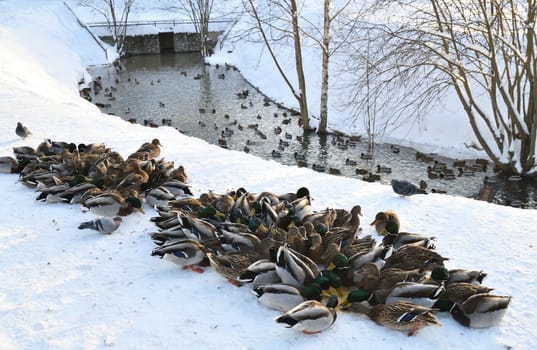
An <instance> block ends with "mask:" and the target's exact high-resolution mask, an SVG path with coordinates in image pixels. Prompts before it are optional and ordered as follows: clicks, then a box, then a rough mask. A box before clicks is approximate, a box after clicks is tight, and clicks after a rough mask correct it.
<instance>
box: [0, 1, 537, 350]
mask: <svg viewBox="0 0 537 350" xmlns="http://www.w3.org/2000/svg"><path fill="white" fill-rule="evenodd" d="M0 45H1V47H2V50H1V52H0V121H2V125H3V126H2V128H0V139H1V140H2V141H1V142H0V156H2V155H12V147H14V146H22V145H30V146H33V147H35V146H37V145H38V144H39V143H40V142H41V141H42V140H43V139H45V138H51V139H53V140H61V141H69V142H75V143H80V142H84V143H90V142H104V143H105V144H106V145H107V146H108V147H111V148H112V149H114V150H116V151H118V152H120V153H121V154H122V155H124V156H126V155H128V154H129V153H131V152H133V151H135V150H136V149H137V148H138V147H139V146H140V145H141V144H142V143H143V142H147V141H150V140H151V139H153V138H155V137H157V138H159V139H160V141H161V143H162V144H163V148H162V154H161V156H162V157H164V158H165V159H167V160H173V161H174V162H175V164H176V166H177V165H179V164H182V165H184V166H185V168H186V171H187V174H188V176H189V178H190V183H191V185H192V189H193V191H194V193H195V194H196V195H199V194H200V193H202V192H204V191H208V190H215V191H217V192H224V191H225V190H227V189H230V188H237V187H239V186H243V187H245V188H246V189H248V190H249V191H252V192H259V191H262V190H268V191H273V192H277V193H284V192H291V191H295V190H296V189H297V188H298V187H300V186H307V187H309V189H310V190H311V192H312V196H313V198H314V201H313V206H314V209H316V210H320V209H324V208H326V207H333V208H345V209H350V208H351V207H352V206H353V205H355V204H360V205H361V206H362V208H363V214H364V216H363V218H362V228H363V233H362V234H363V235H365V234H373V235H374V236H376V233H374V232H373V229H372V228H371V227H370V226H369V225H367V224H368V223H369V222H371V221H372V220H373V218H374V216H375V214H376V213H377V212H378V211H381V210H387V209H394V210H396V211H397V212H398V213H399V215H400V217H401V221H402V229H403V230H405V231H411V232H419V233H423V234H429V235H434V236H436V237H437V241H438V247H437V250H438V252H439V253H440V254H442V255H443V256H446V257H449V258H450V260H449V261H448V262H447V266H448V268H467V269H482V270H484V271H486V272H487V273H488V276H487V278H486V279H485V284H486V285H487V286H489V287H492V288H494V289H495V290H494V293H496V294H498V295H510V296H512V297H513V299H512V302H511V304H510V307H509V310H508V312H507V314H506V316H505V317H504V319H503V320H502V322H501V323H500V324H499V325H497V326H495V327H492V328H489V329H483V330H476V329H468V328H464V327H463V326H461V325H459V324H458V323H456V322H455V321H454V320H452V319H451V316H450V315H448V314H439V315H438V318H439V320H440V321H441V322H442V323H443V326H442V327H429V328H425V329H423V330H421V331H420V332H419V333H418V334H417V335H416V336H415V337H408V336H407V335H406V333H402V332H396V331H391V330H389V329H386V328H382V327H379V326H377V325H375V324H374V323H373V322H371V321H369V320H367V319H366V318H365V317H362V316H359V315H353V314H347V313H340V314H339V315H338V319H337V321H336V323H335V324H334V325H333V327H331V328H330V329H328V330H326V331H324V332H322V333H320V334H317V335H304V334H302V333H297V332H295V331H292V330H289V329H285V328H284V327H282V326H281V325H279V324H276V323H275V322H274V321H273V318H274V317H276V316H277V315H278V314H279V313H278V312H276V311H273V310H269V309H266V308H265V307H263V306H261V305H260V304H258V303H257V302H256V301H255V298H254V297H253V296H252V294H251V293H250V291H249V290H248V287H241V288H237V287H235V286H232V285H231V284H229V283H228V282H227V281H226V280H225V279H224V278H222V277H221V276H220V275H218V274H217V273H215V272H214V271H213V270H212V269H207V271H206V272H205V273H203V274H196V273H192V272H187V271H183V270H180V269H178V268H177V267H176V266H175V265H173V264H171V263H169V262H166V261H162V260H159V259H157V258H155V257H151V256H150V253H151V250H152V249H153V248H154V244H153V243H152V242H151V240H150V239H149V237H148V233H149V232H152V231H154V230H155V229H156V227H155V226H154V225H153V224H152V223H151V222H150V221H149V218H150V217H151V216H154V215H155V213H154V211H153V210H152V209H151V208H149V207H147V206H146V208H145V210H146V214H145V215H143V214H132V215H130V216H128V217H126V218H125V219H124V222H123V224H122V226H121V227H120V229H119V230H118V231H117V232H115V233H114V234H112V235H110V236H102V235H100V234H98V233H95V232H92V231H88V230H84V231H81V230H78V229H77V226H78V224H79V223H80V222H82V221H87V220H91V219H92V218H93V216H92V214H90V213H82V211H81V210H80V208H79V207H78V206H73V205H61V204H46V203H41V202H37V201H35V197H36V193H35V192H34V191H33V190H31V189H28V188H26V187H24V186H23V185H21V184H20V183H19V182H18V177H17V176H16V175H4V174H2V175H1V176H0V191H1V192H2V196H1V198H2V201H1V203H0V208H1V210H2V213H3V217H2V220H1V221H0V266H2V269H1V270H0V280H1V281H2V282H1V283H0V344H1V345H0V348H2V349H48V348H50V349H98V348H117V349H154V348H162V349H171V348H196V349H198V348H216V347H218V348H223V349H231V348H233V349H283V348H297V349H306V348H308V349H311V348H323V347H324V348H340V349H355V348H362V347H363V348H368V349H414V350H418V349H454V348H456V349H533V348H535V347H536V346H537V340H535V337H534V336H533V335H532V334H533V332H534V329H535V327H536V326H537V316H536V315H535V310H537V302H536V298H535V296H534V293H533V292H534V290H535V275H534V271H535V270H536V269H537V252H536V248H535V247H536V243H537V242H535V235H534V234H533V231H534V229H535V227H537V215H536V211H535V210H522V209H515V208H510V207H504V206H497V205H493V204H489V203H485V202H480V201H475V200H471V199H465V198H458V197H452V196H446V195H435V194H430V195H427V196H424V195H418V196H414V197H410V198H401V197H399V196H397V195H395V194H394V193H393V192H392V190H391V188H390V187H388V186H384V185H380V184H374V183H373V184H371V183H366V182H362V181H359V180H355V179H349V178H344V177H334V176H330V175H326V174H320V173H316V172H313V171H312V170H309V169H305V168H295V167H288V166H283V165H280V164H278V163H276V162H272V161H264V160H260V159H257V158H255V157H253V156H250V155H248V154H245V153H240V152H235V151H226V150H223V149H221V148H219V147H217V146H213V145H210V144H207V143H206V142H204V141H201V140H198V139H194V138H190V137H186V136H184V135H182V134H180V133H178V132H177V131H176V130H175V129H173V128H169V127H161V128H158V129H152V128H144V127H142V126H140V125H132V124H129V123H127V122H124V121H123V120H121V119H120V118H118V117H115V116H111V115H106V114H103V113H101V112H100V111H99V110H98V109H97V107H95V106H94V105H92V104H91V103H89V102H87V101H85V100H83V99H81V98H80V97H79V96H78V86H77V83H78V81H79V80H80V79H81V77H82V76H83V75H84V67H85V66H87V65H89V64H96V63H99V62H105V61H106V59H105V56H104V53H103V51H102V50H101V48H100V47H98V46H97V45H96V44H95V42H94V41H93V39H92V38H91V37H90V36H89V35H88V34H87V33H86V32H85V31H84V30H83V29H81V28H80V27H79V26H78V24H77V23H76V21H75V19H74V18H73V17H72V16H71V15H70V13H69V12H68V11H67V10H66V9H65V7H64V6H63V4H62V2H61V1H46V2H45V1H37V0H24V1H21V0H4V1H2V2H0ZM17 121H21V122H22V123H23V124H24V125H26V126H28V127H29V128H30V130H31V131H32V133H33V134H32V135H31V136H30V137H28V138H26V139H21V138H19V137H18V136H16V135H15V132H14V129H15V125H16V123H17ZM426 141H427V140H426ZM428 141H429V143H431V144H434V141H435V140H434V139H433V138H431V139H429V140H428Z"/></svg>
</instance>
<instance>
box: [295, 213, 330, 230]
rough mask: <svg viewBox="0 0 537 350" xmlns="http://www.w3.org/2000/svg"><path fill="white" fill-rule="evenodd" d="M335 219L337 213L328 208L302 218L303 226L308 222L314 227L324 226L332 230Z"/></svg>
mask: <svg viewBox="0 0 537 350" xmlns="http://www.w3.org/2000/svg"><path fill="white" fill-rule="evenodd" d="M335 219H336V211H335V210H334V209H330V208H326V209H325V210H323V211H319V212H315V213H310V214H309V215H306V216H304V217H303V218H302V225H304V224H305V223H306V222H311V223H312V224H313V226H314V227H317V225H320V224H322V225H325V226H326V227H327V228H328V229H330V228H331V227H332V226H333V224H334V220H335Z"/></svg>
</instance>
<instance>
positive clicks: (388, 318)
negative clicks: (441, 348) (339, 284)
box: [347, 292, 442, 336]
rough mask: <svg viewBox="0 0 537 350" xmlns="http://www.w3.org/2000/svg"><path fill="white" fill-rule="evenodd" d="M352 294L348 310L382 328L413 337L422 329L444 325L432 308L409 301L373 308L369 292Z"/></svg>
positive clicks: (349, 297)
mask: <svg viewBox="0 0 537 350" xmlns="http://www.w3.org/2000/svg"><path fill="white" fill-rule="evenodd" d="M351 293H352V294H354V295H351ZM351 293H349V296H348V297H347V301H348V302H350V303H351V306H350V307H349V308H348V309H349V310H351V311H354V312H359V313H362V314H365V315H367V316H368V317H369V318H370V319H371V320H372V321H374V322H375V323H376V324H378V325H380V326H384V327H388V328H391V329H393V330H396V331H405V332H408V335H409V336H412V335H415V334H416V333H417V332H418V330H420V329H421V328H424V327H427V326H441V325H442V324H441V323H440V322H439V321H438V320H437V319H436V317H435V316H434V315H433V312H434V310H433V309H431V308H428V307H424V306H420V305H416V304H413V303H411V302H408V301H397V302H394V303H393V304H378V305H375V306H371V305H370V304H369V303H367V302H366V300H367V299H369V298H370V297H371V294H370V293H369V292H365V293H364V292H362V293H353V292H351Z"/></svg>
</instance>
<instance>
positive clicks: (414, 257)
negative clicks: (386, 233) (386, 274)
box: [384, 245, 449, 270]
mask: <svg viewBox="0 0 537 350" xmlns="http://www.w3.org/2000/svg"><path fill="white" fill-rule="evenodd" d="M446 260H449V259H448V258H444V257H443V256H441V255H440V254H438V253H436V252H434V251H432V250H430V249H427V248H424V247H419V246H414V245H405V246H403V247H401V248H400V249H398V250H396V251H395V252H394V253H393V254H392V255H391V256H390V257H389V258H388V259H386V265H385V266H384V267H385V268H390V267H395V268H398V269H402V270H414V269H419V268H422V267H429V268H430V269H431V270H432V269H433V268H435V267H443V266H444V261H446Z"/></svg>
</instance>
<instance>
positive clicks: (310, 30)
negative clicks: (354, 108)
mask: <svg viewBox="0 0 537 350" xmlns="http://www.w3.org/2000/svg"><path fill="white" fill-rule="evenodd" d="M336 3H338V1H336ZM351 3H354V1H353V0H345V1H343V3H342V4H341V5H340V6H337V5H336V6H333V5H332V0H323V12H322V13H323V23H322V26H320V27H321V29H319V28H318V27H317V26H315V25H312V26H310V27H305V26H303V30H302V31H303V33H304V36H307V37H308V38H310V39H312V40H313V41H314V42H316V43H317V44H318V45H319V47H320V48H321V51H322V61H321V100H320V107H319V128H318V129H317V132H318V133H319V134H324V133H326V132H327V126H328V90H329V68H330V58H331V57H332V55H333V54H334V53H335V52H336V51H337V50H338V49H339V47H340V46H341V45H344V44H346V40H345V39H344V38H345V37H346V35H345V34H346V33H347V32H348V31H351V30H352V26H353V23H354V22H355V21H354V19H352V20H346V21H343V22H342V23H340V25H339V26H338V28H336V29H335V32H336V33H334V34H335V35H339V36H343V40H339V41H336V42H335V43H334V42H333V40H332V39H333V37H334V35H333V33H332V31H333V30H334V28H333V24H334V21H335V20H336V19H338V18H339V17H340V15H341V14H342V13H343V11H345V9H347V8H348V7H349V5H350V4H351ZM305 20H306V19H305ZM306 21H307V20H306ZM317 32H319V34H318V35H316V33H317Z"/></svg>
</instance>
